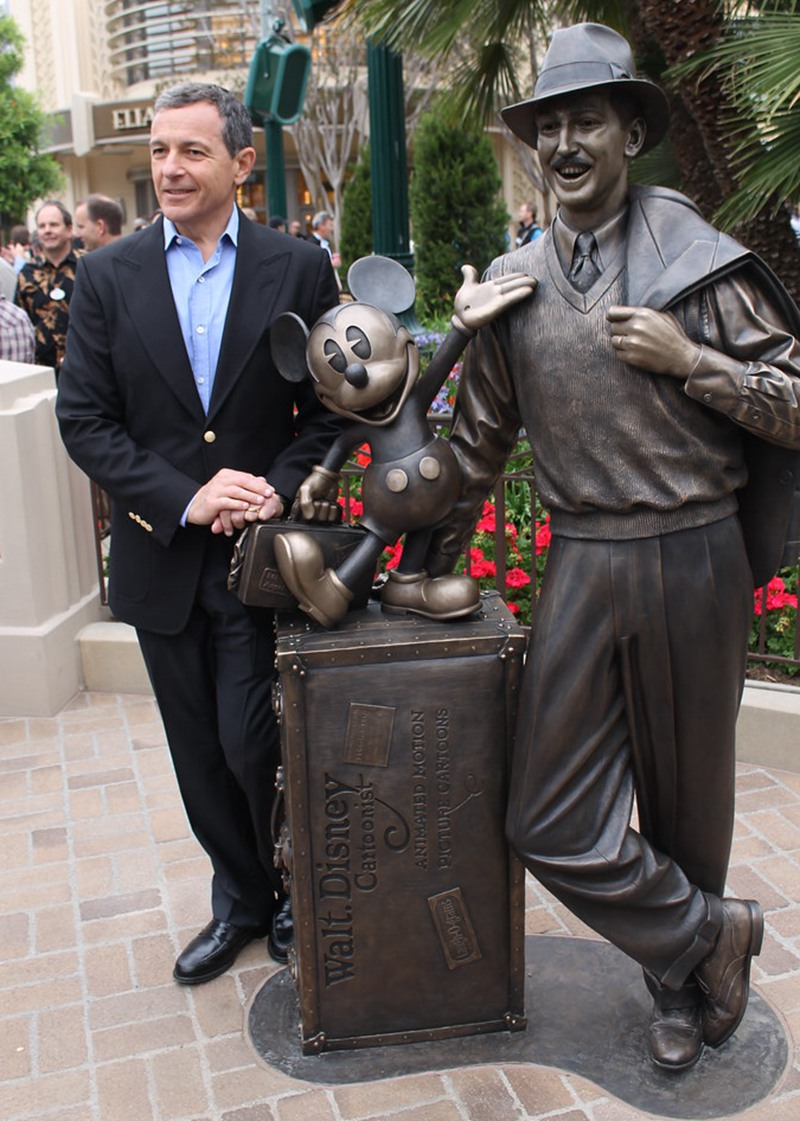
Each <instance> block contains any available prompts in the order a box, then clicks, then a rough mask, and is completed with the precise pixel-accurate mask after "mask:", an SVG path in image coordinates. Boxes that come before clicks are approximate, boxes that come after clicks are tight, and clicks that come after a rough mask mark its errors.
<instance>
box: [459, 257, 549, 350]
mask: <svg viewBox="0 0 800 1121" xmlns="http://www.w3.org/2000/svg"><path fill="white" fill-rule="evenodd" d="M461 275H462V276H463V277H464V283H463V284H462V285H461V287H460V288H459V290H458V291H457V292H456V298H455V300H454V302H453V307H454V314H453V319H452V323H453V326H454V327H457V328H458V330H459V331H465V332H466V333H468V334H471V333H472V332H474V331H477V330H478V328H479V327H483V326H484V325H485V324H487V323H491V321H492V320H493V319H496V318H497V316H498V315H500V313H501V312H503V311H505V310H506V308H509V307H511V306H512V304H518V303H519V302H520V300H527V299H528V297H529V296H531V295H532V294H533V291H534V289H535V288H536V283H537V282H536V279H535V278H534V277H532V276H528V275H527V273H524V272H509V273H506V275H505V276H498V277H495V279H494V280H485V281H484V282H483V283H481V282H480V281H479V280H478V271H477V269H476V268H475V267H474V266H473V265H463V266H462V268H461Z"/></svg>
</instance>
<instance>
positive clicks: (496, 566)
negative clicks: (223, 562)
mask: <svg viewBox="0 0 800 1121" xmlns="http://www.w3.org/2000/svg"><path fill="white" fill-rule="evenodd" d="M431 419H432V424H433V426H434V427H435V428H436V429H439V430H442V431H446V430H447V426H448V424H449V421H450V419H451V418H450V417H449V416H448V415H439V416H436V417H433V418H431ZM363 472H364V468H363V467H362V466H360V465H359V464H358V463H356V462H355V460H351V461H350V462H349V463H348V464H347V466H346V467H345V468H344V470H343V471H342V473H341V493H342V497H343V505H344V519H345V521H353V520H354V518H355V514H354V511H355V510H357V507H356V506H355V505H354V503H355V501H356V500H357V499H358V496H359V495H360V487H361V477H362V475H363ZM520 488H522V489H523V490H525V489H527V495H528V497H527V500H526V501H523V502H522V503H520V502H519V492H520ZM512 494H515V495H516V498H517V502H516V503H515V505H516V506H517V507H519V506H520V505H522V506H523V507H525V508H526V509H527V510H529V511H530V519H531V520H530V524H528V525H526V526H524V527H520V528H521V529H523V531H524V532H526V533H528V534H529V535H530V537H529V540H528V545H529V556H528V558H527V560H526V565H527V575H528V577H529V579H530V604H529V607H528V603H527V601H526V604H525V614H524V617H523V618H522V619H521V620H520V621H521V622H522V623H523V625H525V626H530V624H531V623H532V621H533V618H534V616H535V611H536V594H537V591H538V587H539V582H540V577H541V570H542V569H543V567H544V550H543V551H542V553H540V554H539V558H540V559H539V562H538V563H537V552H536V540H535V538H536V511H537V504H536V481H535V478H534V474H533V469H532V465H531V459H530V451H529V449H528V447H527V442H526V440H525V438H524V436H523V438H522V439H521V440H520V442H519V444H518V445H517V448H516V449H515V451H514V453H513V454H512V455H511V456H510V458H509V460H508V462H507V464H506V469H505V471H504V473H503V475H502V477H501V478H500V479H499V480H498V482H497V484H496V486H495V487H494V491H493V494H492V502H493V505H494V528H493V531H492V532H491V536H492V546H493V547H492V553H493V557H492V564H493V572H492V575H491V576H490V577H487V576H486V575H485V574H481V582H482V583H483V584H484V586H487V585H489V584H490V585H491V586H492V587H494V588H496V589H497V591H498V592H499V593H500V595H501V596H502V597H503V599H504V600H505V601H506V602H508V603H510V604H511V605H512V606H514V594H515V589H514V588H512V587H510V586H509V583H508V574H509V569H510V567H512V568H514V569H516V568H517V566H518V558H516V557H515V559H514V560H515V563H514V565H513V566H509V556H508V533H507V530H506V526H507V523H508V520H509V517H508V508H509V496H510V495H512ZM92 500H93V512H94V525H95V538H96V549H97V563H98V576H99V581H100V593H101V599H102V602H103V603H106V602H107V595H106V582H107V575H106V571H105V567H106V564H105V562H106V557H105V553H106V547H107V540H106V539H107V536H108V527H109V516H108V515H109V509H108V499H107V496H106V495H105V494H104V493H103V492H102V491H101V490H100V489H99V488H97V487H94V486H93V488H92ZM540 513H541V510H540ZM485 533H486V531H484V534H485ZM474 541H475V539H473V543H474ZM104 546H106V547H104ZM473 563H474V559H473V556H472V550H471V549H468V550H467V553H466V555H465V558H464V569H465V571H467V572H470V573H471V574H472V575H475V573H474V572H473V571H472V569H473ZM782 579H783V581H784V585H785V583H786V580H787V579H788V580H789V582H790V584H789V587H785V586H784V590H783V591H782V592H778V591H776V590H775V589H772V590H770V588H769V587H766V588H762V589H761V591H760V602H761V605H762V610H761V613H760V615H759V614H756V613H754V624H753V633H752V636H751V642H750V650H749V654H748V662H749V663H750V664H752V665H758V664H762V665H765V666H768V667H770V668H774V669H777V670H778V671H779V672H781V673H785V674H787V675H789V676H790V677H791V676H792V675H794V674H797V678H796V680H797V684H798V685H799V686H800V626H798V615H799V614H800V612H798V609H797V607H796V606H795V607H794V608H792V607H791V606H788V607H785V608H784V609H783V610H780V609H779V608H777V607H776V606H775V604H776V603H777V602H779V601H781V600H783V601H785V600H786V599H787V597H789V596H792V595H794V597H795V604H797V602H798V599H800V564H799V565H796V566H794V568H793V569H788V570H785V574H784V576H783V578H782ZM757 598H759V594H758V593H757ZM776 618H777V624H776ZM776 627H777V628H778V629H777V630H776ZM776 646H779V649H776Z"/></svg>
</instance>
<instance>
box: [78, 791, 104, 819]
mask: <svg viewBox="0 0 800 1121" xmlns="http://www.w3.org/2000/svg"><path fill="white" fill-rule="evenodd" d="M105 813H106V797H105V790H104V788H103V787H93V788H92V789H91V790H71V791H70V793H69V815H70V818H71V819H72V820H73V821H80V820H81V819H83V818H99V817H105Z"/></svg>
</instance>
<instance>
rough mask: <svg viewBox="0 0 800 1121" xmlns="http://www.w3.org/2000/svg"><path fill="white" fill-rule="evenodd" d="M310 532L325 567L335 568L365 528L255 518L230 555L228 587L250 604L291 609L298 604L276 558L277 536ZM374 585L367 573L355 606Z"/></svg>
mask: <svg viewBox="0 0 800 1121" xmlns="http://www.w3.org/2000/svg"><path fill="white" fill-rule="evenodd" d="M298 531H299V532H301V533H307V534H310V535H311V536H313V537H314V539H315V540H316V542H317V544H318V545H319V547H320V549H321V550H322V556H323V558H324V561H325V565H326V567H332V568H336V567H337V566H338V565H340V564H341V563H342V561H343V560H344V558H345V557H346V556H348V554H349V553H351V552H352V551H353V550H354V549H355V548H356V547H357V546H358V545H359V544H360V542H361V541H363V539H364V536H365V531H364V530H363V529H359V527H358V526H354V525H344V524H339V525H326V524H324V523H317V522H303V521H295V520H293V519H292V518H286V519H282V520H276V521H271V522H253V524H252V525H249V526H247V527H246V528H245V529H243V530H242V532H241V533H240V534H239V537H238V538H237V540H236V545H235V547H234V552H233V557H232V558H231V570H230V573H229V574H228V591H229V592H233V594H234V595H235V596H236V597H237V598H238V599H240V600H241V601H242V603H246V604H247V605H248V606H250V607H272V608H275V609H279V608H283V609H287V608H288V609H289V610H291V609H292V608H295V607H296V606H297V601H296V600H295V598H294V596H293V595H292V593H291V592H290V591H289V589H288V588H287V587H286V584H285V583H284V580H283V577H282V576H281V574H280V572H279V570H278V562H277V560H276V559H275V538H276V536H277V535H278V534H279V533H292V532H298ZM371 587H372V574H371V573H367V574H366V576H365V577H364V579H363V580H362V581H361V583H360V585H359V587H357V588H356V589H355V591H354V596H353V607H354V608H359V607H364V606H365V605H366V602H367V599H368V598H369V593H370V590H371Z"/></svg>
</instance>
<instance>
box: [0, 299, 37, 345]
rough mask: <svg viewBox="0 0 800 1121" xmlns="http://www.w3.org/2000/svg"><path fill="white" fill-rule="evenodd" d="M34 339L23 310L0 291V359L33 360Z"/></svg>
mask: <svg viewBox="0 0 800 1121" xmlns="http://www.w3.org/2000/svg"><path fill="white" fill-rule="evenodd" d="M35 341H36V339H35V335H34V333H33V324H32V323H31V321H30V319H28V317H27V315H26V314H25V312H24V311H23V310H22V308H18V307H15V306H14V304H12V303H10V302H9V301H8V300H7V299H6V297H5V296H4V295H3V293H2V292H0V360H2V361H5V362H33V355H34V347H35Z"/></svg>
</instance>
